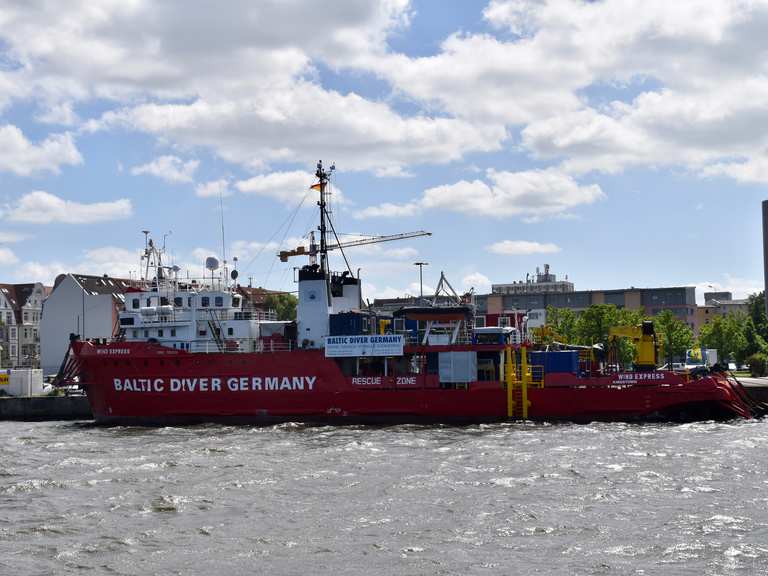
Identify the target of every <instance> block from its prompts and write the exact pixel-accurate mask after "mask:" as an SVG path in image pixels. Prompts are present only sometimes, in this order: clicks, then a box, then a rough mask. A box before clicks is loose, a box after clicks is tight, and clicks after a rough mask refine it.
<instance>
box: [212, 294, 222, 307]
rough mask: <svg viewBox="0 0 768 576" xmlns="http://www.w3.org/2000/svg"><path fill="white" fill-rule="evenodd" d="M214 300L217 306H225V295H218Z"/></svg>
mask: <svg viewBox="0 0 768 576" xmlns="http://www.w3.org/2000/svg"><path fill="white" fill-rule="evenodd" d="M214 302H215V303H216V306H217V307H218V308H221V307H222V306H224V297H223V296H216V298H214Z"/></svg>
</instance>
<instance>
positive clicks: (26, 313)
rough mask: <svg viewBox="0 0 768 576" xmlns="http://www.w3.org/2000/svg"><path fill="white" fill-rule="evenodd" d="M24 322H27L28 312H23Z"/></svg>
mask: <svg viewBox="0 0 768 576" xmlns="http://www.w3.org/2000/svg"><path fill="white" fill-rule="evenodd" d="M24 322H29V312H26V311H25V312H24Z"/></svg>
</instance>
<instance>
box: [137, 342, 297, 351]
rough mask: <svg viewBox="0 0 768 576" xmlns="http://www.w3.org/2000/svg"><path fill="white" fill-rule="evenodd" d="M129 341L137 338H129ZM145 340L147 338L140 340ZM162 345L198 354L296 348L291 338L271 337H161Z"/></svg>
mask: <svg viewBox="0 0 768 576" xmlns="http://www.w3.org/2000/svg"><path fill="white" fill-rule="evenodd" d="M128 341H129V342H136V340H131V339H130V338H129V339H128ZM139 341H140V342H144V341H145V340H139ZM157 343H158V344H160V345H161V346H166V347H168V348H174V349H176V350H182V351H184V352H193V353H196V354H214V353H216V354H218V353H220V352H225V353H231V354H238V353H245V352H266V353H269V352H290V351H291V350H295V349H296V344H295V343H294V342H292V341H290V340H276V339H271V338H232V339H225V340H222V341H220V342H218V343H217V342H216V341H215V340H193V341H191V342H190V341H188V340H171V339H168V340H165V339H159V340H157Z"/></svg>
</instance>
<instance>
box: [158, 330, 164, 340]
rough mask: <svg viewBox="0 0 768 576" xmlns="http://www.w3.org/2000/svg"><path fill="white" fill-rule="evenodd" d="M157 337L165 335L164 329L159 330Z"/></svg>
mask: <svg viewBox="0 0 768 576" xmlns="http://www.w3.org/2000/svg"><path fill="white" fill-rule="evenodd" d="M157 337H158V338H162V337H163V331H162V330H158V331H157Z"/></svg>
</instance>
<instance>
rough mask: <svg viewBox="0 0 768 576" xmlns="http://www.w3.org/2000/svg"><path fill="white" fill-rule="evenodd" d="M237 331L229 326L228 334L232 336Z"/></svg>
mask: <svg viewBox="0 0 768 576" xmlns="http://www.w3.org/2000/svg"><path fill="white" fill-rule="evenodd" d="M234 333H235V329H234V328H227V336H232V335H233V334H234Z"/></svg>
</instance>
